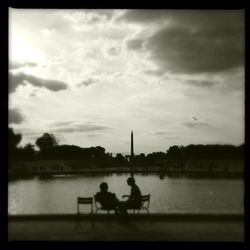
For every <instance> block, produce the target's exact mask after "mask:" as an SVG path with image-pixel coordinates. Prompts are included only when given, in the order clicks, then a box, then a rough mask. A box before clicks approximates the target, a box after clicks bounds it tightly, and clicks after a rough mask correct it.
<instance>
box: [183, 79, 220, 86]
mask: <svg viewBox="0 0 250 250" xmlns="http://www.w3.org/2000/svg"><path fill="white" fill-rule="evenodd" d="M184 83H186V84H188V85H190V86H194V87H202V88H203V87H204V88H207V87H208V88H210V87H213V86H216V85H218V84H219V82H218V81H209V80H184Z"/></svg>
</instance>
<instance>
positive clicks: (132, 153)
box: [130, 130, 134, 160]
mask: <svg viewBox="0 0 250 250" xmlns="http://www.w3.org/2000/svg"><path fill="white" fill-rule="evenodd" d="M130 157H131V160H132V159H133V158H134V138H133V130H132V131H131V153H130Z"/></svg>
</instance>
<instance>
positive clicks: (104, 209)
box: [94, 195, 114, 214]
mask: <svg viewBox="0 0 250 250" xmlns="http://www.w3.org/2000/svg"><path fill="white" fill-rule="evenodd" d="M94 204H95V208H96V210H95V214H97V212H98V211H99V210H102V211H107V212H108V214H109V212H110V211H111V210H114V209H106V208H103V207H102V206H101V204H100V203H99V202H98V201H97V200H96V195H94Z"/></svg>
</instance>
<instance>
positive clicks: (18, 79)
mask: <svg viewBox="0 0 250 250" xmlns="http://www.w3.org/2000/svg"><path fill="white" fill-rule="evenodd" d="M27 83H29V84H31V85H33V86H35V87H42V88H46V89H48V90H50V91H60V90H65V89H67V84H66V83H64V82H61V81H57V80H51V79H43V78H39V77H36V76H32V75H28V74H25V73H18V74H13V73H10V74H9V93H13V92H15V91H16V89H17V87H18V86H19V85H25V84H27Z"/></svg>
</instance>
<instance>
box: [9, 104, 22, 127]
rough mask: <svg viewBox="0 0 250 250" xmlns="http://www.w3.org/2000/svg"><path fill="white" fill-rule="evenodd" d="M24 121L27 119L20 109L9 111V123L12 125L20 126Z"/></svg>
mask: <svg viewBox="0 0 250 250" xmlns="http://www.w3.org/2000/svg"><path fill="white" fill-rule="evenodd" d="M24 120H25V118H24V116H23V115H22V113H21V111H20V110H19V109H18V108H11V109H9V123H10V124H20V123H22V122H23V121H24Z"/></svg>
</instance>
